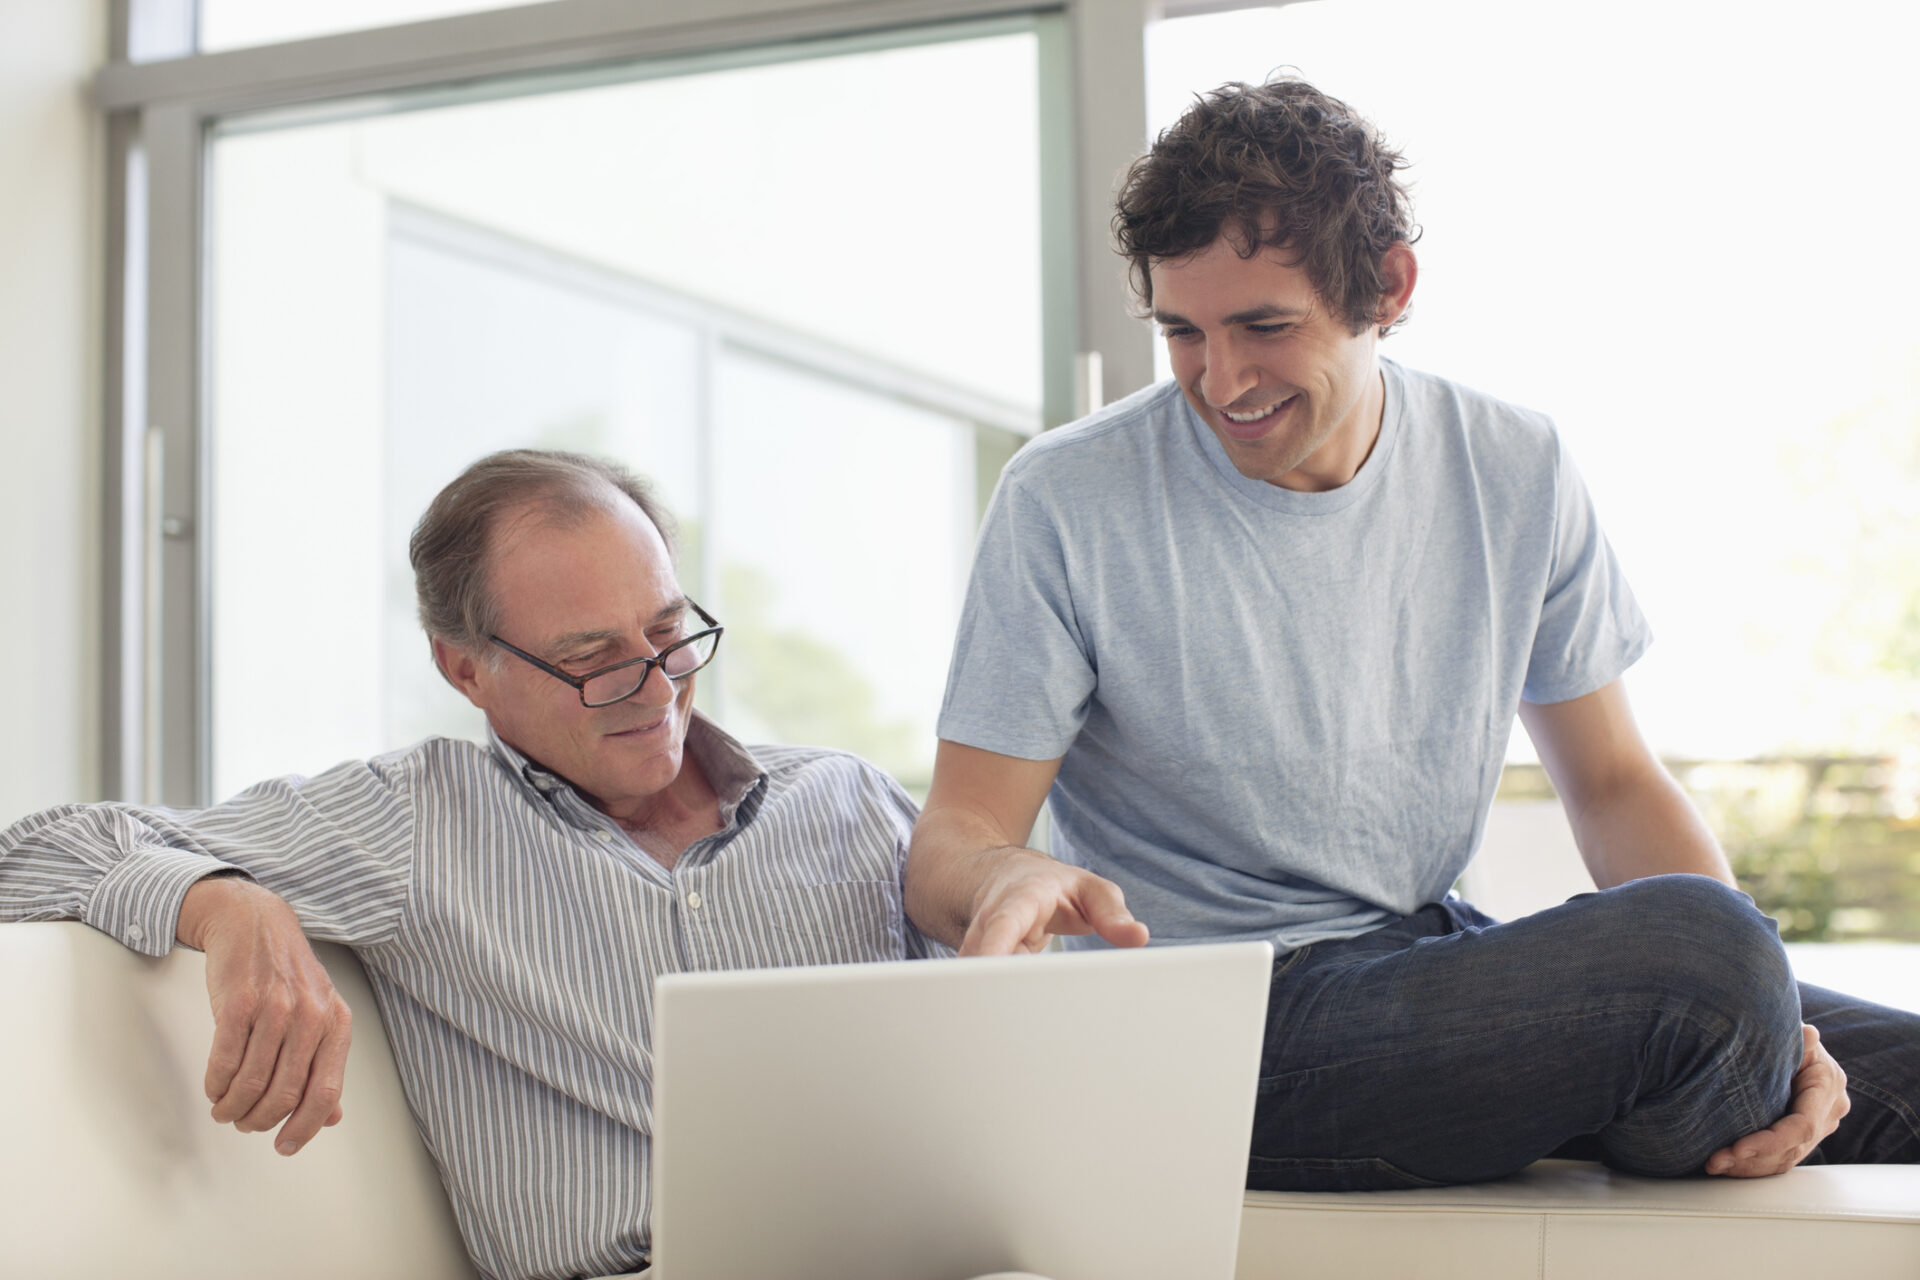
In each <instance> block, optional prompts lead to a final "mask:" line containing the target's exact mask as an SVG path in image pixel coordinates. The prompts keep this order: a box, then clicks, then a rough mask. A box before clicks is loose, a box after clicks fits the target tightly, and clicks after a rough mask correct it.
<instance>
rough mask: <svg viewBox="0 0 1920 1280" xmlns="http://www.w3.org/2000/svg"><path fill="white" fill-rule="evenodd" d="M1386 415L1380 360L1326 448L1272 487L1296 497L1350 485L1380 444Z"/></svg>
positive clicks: (1384, 387)
mask: <svg viewBox="0 0 1920 1280" xmlns="http://www.w3.org/2000/svg"><path fill="white" fill-rule="evenodd" d="M1386 411H1387V384H1386V375H1385V374H1384V373H1383V372H1382V371H1381V369H1380V360H1379V358H1378V357H1377V356H1376V357H1375V358H1374V361H1373V372H1372V373H1370V374H1369V375H1368V376H1367V381H1366V388H1365V390H1364V391H1362V392H1361V394H1360V399H1359V400H1358V401H1357V402H1356V403H1355V404H1354V407H1353V412H1352V413H1351V414H1350V415H1349V416H1348V419H1347V421H1345V422H1343V423H1341V424H1340V426H1339V427H1337V428H1336V429H1335V430H1334V432H1333V434H1332V435H1331V436H1329V437H1328V438H1327V441H1326V443H1325V444H1323V445H1321V446H1320V447H1319V448H1318V449H1316V450H1314V451H1313V453H1312V454H1311V455H1310V456H1309V457H1308V458H1307V459H1306V461H1304V462H1302V463H1301V464H1300V465H1299V466H1297V467H1295V468H1294V469H1293V470H1292V471H1289V472H1287V474H1286V475H1284V476H1281V477H1280V478H1279V479H1278V480H1276V481H1274V482H1273V483H1274V484H1276V485H1278V486H1279V487H1280V488H1282V489H1292V490H1295V491H1296V492H1299V493H1326V492H1328V491H1329V490H1332V489H1339V488H1342V487H1344V486H1346V485H1348V484H1351V483H1352V482H1353V478H1354V477H1355V476H1357V475H1359V474H1360V468H1362V467H1364V466H1366V465H1367V459H1368V458H1371V457H1372V456H1373V447H1374V446H1375V445H1376V444H1378V443H1379V442H1380V428H1381V425H1382V423H1383V422H1384V421H1385V418H1386Z"/></svg>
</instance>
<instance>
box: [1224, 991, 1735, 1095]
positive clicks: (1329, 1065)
mask: <svg viewBox="0 0 1920 1280" xmlns="http://www.w3.org/2000/svg"><path fill="white" fill-rule="evenodd" d="M1634 1012H1637V1010H1635V1009H1634V1008H1631V1007H1625V1008H1617V1009H1610V1010H1602V1011H1594V1010H1588V1011H1585V1012H1581V1013H1555V1014H1543V1015H1542V1016H1540V1017H1538V1018H1532V1019H1529V1020H1527V1021H1525V1022H1508V1023H1503V1024H1502V1026H1501V1030H1503V1031H1506V1030H1515V1031H1518V1030H1524V1029H1528V1028H1532V1027H1544V1026H1555V1025H1559V1024H1563V1023H1580V1022H1596V1021H1599V1020H1601V1019H1606V1018H1613V1017H1617V1016H1619V1015H1620V1014H1622V1013H1634ZM1676 1016H1678V1017H1680V1018H1683V1019H1685V1020H1686V1021H1688V1022H1689V1023H1692V1024H1693V1026H1694V1027H1695V1029H1696V1030H1704V1027H1703V1025H1702V1024H1701V1023H1700V1021H1699V1020H1698V1019H1696V1018H1695V1017H1694V1016H1693V1015H1692V1014H1690V1013H1681V1014H1678V1015H1676ZM1482 1038H1483V1033H1481V1032H1474V1031H1463V1032H1461V1033H1460V1034H1459V1035H1453V1036H1447V1037H1445V1038H1444V1039H1439V1040H1427V1041H1424V1042H1422V1043H1421V1044H1419V1045H1418V1046H1415V1047H1410V1048H1404V1049H1393V1050H1389V1051H1386V1052H1383V1053H1372V1054H1368V1055H1366V1056H1365V1057H1360V1058H1342V1059H1340V1060H1339V1061H1337V1062H1323V1063H1319V1064H1317V1065H1315V1066H1311V1067H1301V1068H1299V1069H1298V1070H1294V1071H1283V1072H1280V1073H1279V1074H1277V1075H1272V1076H1268V1077H1267V1078H1266V1079H1265V1080H1262V1081H1261V1082H1260V1083H1262V1084H1266V1083H1268V1081H1271V1080H1280V1079H1283V1078H1285V1077H1286V1076H1296V1075H1305V1074H1307V1073H1310V1072H1314V1071H1336V1070H1345V1069H1346V1068H1348V1067H1357V1066H1360V1065H1362V1064H1364V1063H1369V1062H1381V1061H1384V1060H1386V1059H1389V1058H1399V1057H1404V1056H1406V1055H1407V1054H1409V1053H1414V1052H1426V1051H1430V1050H1433V1049H1439V1048H1442V1047H1444V1046H1446V1045H1450V1044H1458V1043H1460V1042H1461V1041H1466V1040H1478V1039H1482ZM1738 1043H1739V1042H1737V1041H1736V1044H1738Z"/></svg>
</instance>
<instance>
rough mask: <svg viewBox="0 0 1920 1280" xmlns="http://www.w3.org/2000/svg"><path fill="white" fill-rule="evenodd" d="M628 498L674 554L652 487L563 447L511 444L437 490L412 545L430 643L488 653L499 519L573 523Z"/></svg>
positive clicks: (669, 526) (493, 627)
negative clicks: (526, 511) (524, 515)
mask: <svg viewBox="0 0 1920 1280" xmlns="http://www.w3.org/2000/svg"><path fill="white" fill-rule="evenodd" d="M623 497H624V498H625V499H627V500H628V501H631V502H632V503H633V505H634V506H636V507H638V508H640V513H641V514H642V515H644V516H646V518H647V519H648V520H651V521H652V522H653V527H654V528H656V529H658V530H659V531H660V537H661V538H662V540H664V541H665V542H666V544H667V554H668V555H669V556H672V555H674V554H675V548H674V526H673V517H672V516H671V515H669V514H668V513H667V510H666V508H665V507H664V506H662V505H661V503H660V500H659V498H658V497H657V496H656V495H655V494H654V491H653V486H652V485H650V484H648V483H647V482H646V481H645V480H642V479H641V478H640V477H639V476H637V475H635V474H634V473H633V472H631V471H629V470H627V469H626V468H625V467H623V466H621V465H620V464H619V463H617V462H610V461H608V460H607V459H605V458H595V457H592V456H590V455H588V454H584V453H566V452H562V451H560V450H557V449H506V450H502V451H501V452H499V453H493V454H488V455H487V456H486V457H484V458H482V459H480V460H479V461H478V462H476V463H474V464H473V465H472V466H470V467H468V468H467V469H466V470H465V471H463V472H461V473H460V475H459V477H458V478H457V479H455V480H454V481H453V483H452V484H449V485H448V486H447V487H446V488H444V489H442V490H441V491H440V492H439V493H438V494H437V495H435V497H434V499H433V501H432V502H431V503H430V504H428V506H427V511H426V514H425V515H423V516H421V517H420V523H419V524H417V525H415V526H414V527H413V536H412V537H411V538H410V539H408V541H407V558H408V559H409V560H411V561H412V562H413V587H414V594H415V596H416V597H417V598H418V599H419V602H420V625H421V627H422V628H424V629H425V630H426V633H427V635H428V637H429V638H431V639H435V640H445V641H447V642H448V643H450V644H453V645H457V646H459V647H461V648H463V649H466V650H467V651H468V652H469V653H481V654H484V653H488V652H489V651H490V650H491V646H490V645H489V644H488V642H487V638H488V637H489V636H491V635H493V634H494V632H495V631H497V630H498V629H499V618H500V608H499V602H498V601H496V600H495V599H494V598H493V590H492V585H491V583H490V582H489V581H488V578H489V570H490V568H491V556H492V553H493V543H494V539H495V535H496V533H497V531H498V530H497V526H498V524H499V521H500V519H501V517H502V516H503V515H505V514H506V513H508V512H510V511H513V510H516V509H520V508H528V507H531V508H532V509H533V512H534V514H536V515H537V516H538V517H539V518H541V519H545V520H549V521H557V522H559V523H561V524H563V525H572V524H577V523H579V522H580V521H582V520H584V519H586V518H587V517H588V516H590V515H592V514H594V513H596V512H603V511H609V510H612V509H613V508H614V507H615V506H616V505H617V504H618V503H619V501H620V500H621V498H623Z"/></svg>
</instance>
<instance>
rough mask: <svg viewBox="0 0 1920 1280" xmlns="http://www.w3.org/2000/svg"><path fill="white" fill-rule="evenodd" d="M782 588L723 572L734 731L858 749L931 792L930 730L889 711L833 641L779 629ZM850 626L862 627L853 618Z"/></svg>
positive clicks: (906, 782)
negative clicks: (774, 611) (775, 612)
mask: <svg viewBox="0 0 1920 1280" xmlns="http://www.w3.org/2000/svg"><path fill="white" fill-rule="evenodd" d="M778 590H779V588H778V584H777V583H775V582H774V581H773V579H772V577H771V576H770V575H768V574H767V573H765V572H763V571H762V570H760V569H756V568H752V567H750V566H746V565H740V564H729V565H723V566H722V567H721V570H720V594H721V598H722V599H723V600H725V601H726V616H725V617H724V618H723V619H722V621H724V622H725V623H726V625H727V635H726V640H725V644H726V645H727V646H728V650H727V652H726V654H725V657H726V660H727V668H726V673H725V680H726V686H725V687H726V703H727V707H728V709H729V711H728V715H729V728H731V729H732V730H733V732H734V733H736V734H738V735H741V736H743V737H747V738H749V739H759V740H763V741H767V740H770V741H775V742H793V743H807V744H811V745H818V746H832V747H838V748H839V749H841V750H843V751H851V752H853V753H854V754H856V755H861V756H865V757H866V758H867V759H868V760H871V761H872V762H873V763H875V764H877V765H879V766H880V767H881V768H882V769H885V770H886V771H887V772H888V773H891V774H892V775H893V776H894V777H895V778H897V779H899V781H900V784H901V785H902V786H904V787H905V788H907V790H908V791H910V792H913V793H914V794H916V795H925V794H926V787H927V783H928V782H929V781H930V768H931V764H932V761H931V760H930V759H928V758H927V756H928V748H929V746H930V744H929V743H928V742H927V741H925V734H924V731H923V730H921V729H919V728H918V727H916V726H915V725H914V724H913V723H912V722H911V721H908V720H902V719H893V718H890V717H888V716H886V715H885V714H883V713H882V711H881V709H880V707H879V701H878V698H877V697H876V695H875V692H874V687H873V683H872V681H870V680H868V679H867V678H866V676H865V675H863V674H862V673H861V672H860V670H859V669H858V668H857V667H856V666H855V665H854V664H853V662H852V661H851V660H850V659H849V658H847V656H846V655H845V654H843V653H842V652H840V650H839V649H837V648H835V647H834V643H833V640H832V639H831V638H829V637H825V636H817V635H813V634H811V633H809V632H807V631H803V630H800V629H798V628H793V627H781V626H778V625H775V624H774V623H773V622H772V621H771V620H770V613H771V606H772V604H773V601H774V599H775V598H776V593H777V592H778ZM848 625H849V626H854V625H857V623H856V622H854V621H853V619H852V617H851V616H849V620H848Z"/></svg>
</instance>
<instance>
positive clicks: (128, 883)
mask: <svg viewBox="0 0 1920 1280" xmlns="http://www.w3.org/2000/svg"><path fill="white" fill-rule="evenodd" d="M221 872H237V873H239V874H242V875H244V874H246V873H245V872H244V871H242V870H241V869H240V868H239V867H236V866H233V865H232V864H231V863H226V862H221V861H220V860H219V859H217V858H209V857H207V856H206V855H205V854H200V853H188V852H185V851H184V850H180V849H145V850H141V851H140V852H138V853H136V854H134V855H132V856H131V857H127V858H124V859H122V860H121V861H119V862H117V863H115V864H114V865H113V866H112V867H110V868H109V869H108V870H107V873H106V874H105V875H103V876H101V877H100V882H99V883H98V884H96V885H95V886H94V889H93V893H92V895H91V896H90V897H89V898H88V899H87V904H86V906H85V908H84V909H83V910H82V911H81V913H80V918H81V920H82V921H84V922H85V923H87V924H89V925H92V926H93V927H94V928H96V929H98V930H100V932H102V933H104V934H107V935H108V936H109V937H113V938H117V939H119V941H120V942H122V943H124V944H125V945H126V946H128V947H131V948H132V949H133V950H135V951H138V952H140V953H142V954H143V955H149V956H163V955H165V954H167V952H168V951H169V950H171V949H172V947H173V939H174V934H175V933H176V932H177V931H178V929H179V926H180V904H181V903H182V902H184V901H185V900H186V896H187V890H189V889H191V888H193V886H194V885H196V884H198V883H199V882H200V881H201V880H204V879H205V878H206V877H208V876H210V875H216V874H219V873H221Z"/></svg>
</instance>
